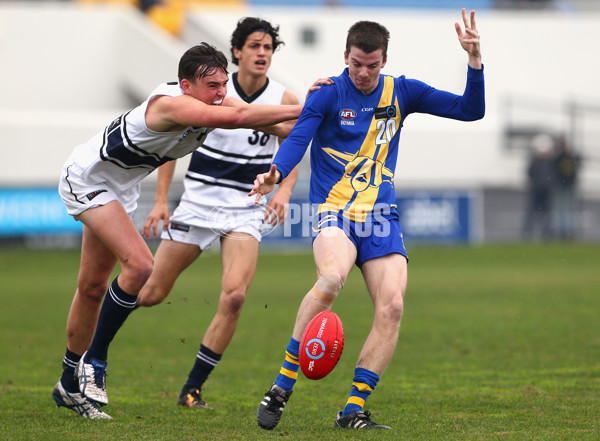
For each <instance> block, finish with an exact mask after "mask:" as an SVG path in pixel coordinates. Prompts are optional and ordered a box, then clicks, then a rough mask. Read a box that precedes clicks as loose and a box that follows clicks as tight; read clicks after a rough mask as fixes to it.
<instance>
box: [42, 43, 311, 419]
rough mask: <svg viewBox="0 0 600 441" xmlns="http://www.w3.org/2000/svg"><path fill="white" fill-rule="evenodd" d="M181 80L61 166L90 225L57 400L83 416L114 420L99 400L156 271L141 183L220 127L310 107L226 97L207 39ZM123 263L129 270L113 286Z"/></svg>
mask: <svg viewBox="0 0 600 441" xmlns="http://www.w3.org/2000/svg"><path fill="white" fill-rule="evenodd" d="M178 76H179V81H178V82H173V83H163V84H161V85H159V86H158V87H157V88H156V89H155V90H154V91H153V92H152V93H151V94H150V95H149V97H148V99H147V100H146V101H144V102H143V103H142V104H141V105H140V106H138V107H136V108H134V109H132V110H131V111H129V112H126V113H125V114H123V115H121V116H119V117H118V118H116V119H115V120H114V121H113V122H112V123H110V124H109V125H108V126H107V127H106V128H105V129H103V130H102V131H100V132H99V133H98V134H97V135H96V136H94V137H93V138H91V139H90V140H89V141H87V142H85V143H84V144H81V145H80V146H78V147H77V148H76V149H75V150H74V151H73V153H72V154H71V156H70V157H69V158H68V159H67V161H66V163H65V165H64V168H63V171H62V175H61V179H60V184H59V192H60V194H61V197H62V198H63V201H64V202H65V204H66V206H67V211H68V212H69V214H71V215H72V216H73V217H74V218H75V219H76V220H78V221H81V222H82V223H83V224H84V226H83V237H82V246H81V265H80V268H79V277H78V283H77V290H76V292H75V297H74V299H73V302H72V304H71V309H70V312H69V317H68V320H67V339H68V346H67V351H66V355H65V357H64V359H63V374H62V376H61V378H60V380H59V382H60V384H57V386H56V387H55V389H54V392H53V397H54V399H55V401H56V403H57V405H58V406H59V407H60V406H63V407H67V408H69V409H71V410H74V411H75V412H77V413H78V414H79V415H81V416H84V417H88V418H110V417H109V416H108V415H107V414H105V413H104V412H103V411H102V410H101V409H100V408H99V407H97V406H96V404H95V403H98V404H106V403H107V402H108V398H107V395H106V384H105V378H106V360H107V354H108V346H109V344H110V342H111V341H112V339H113V338H114V336H115V335H116V333H117V331H118V329H119V328H120V326H121V325H122V324H123V322H124V321H125V319H126V318H127V316H128V315H129V313H130V312H131V311H132V309H133V308H134V307H135V305H136V299H137V296H138V293H139V292H140V290H141V288H142V286H143V285H144V284H145V282H146V280H147V279H148V278H149V277H150V274H151V272H152V267H153V256H152V253H151V251H150V249H149V248H148V245H147V244H146V243H145V241H144V239H143V237H142V236H141V235H140V234H139V232H138V231H137V229H136V227H135V225H134V224H133V222H132V220H131V214H132V212H133V211H134V210H135V208H136V205H137V198H138V196H139V193H140V182H141V180H142V179H143V178H144V177H146V176H147V175H148V174H150V173H151V172H152V171H153V170H154V169H155V168H157V167H159V166H160V165H161V164H164V163H166V162H168V161H171V160H173V159H175V158H178V157H182V156H184V155H187V154H189V153H191V152H193V151H194V150H195V149H196V148H197V147H198V146H199V145H201V144H202V143H203V142H204V140H205V138H206V136H207V135H208V133H210V132H211V131H212V130H213V128H215V127H221V128H239V127H251V128H254V129H258V128H260V127H263V126H268V125H273V124H277V123H281V122H283V121H288V120H293V119H295V118H297V117H298V115H299V114H300V111H301V109H302V106H300V105H286V106H282V105H270V106H265V105H252V106H250V105H248V104H247V103H245V102H243V101H241V100H235V99H232V98H229V97H226V93H227V83H228V81H229V77H228V72H227V58H226V57H225V55H224V54H223V53H222V52H220V51H218V50H216V49H215V48H214V47H212V46H211V45H209V44H206V43H202V44H200V45H197V46H194V47H192V48H191V49H189V50H188V51H186V53H185V54H184V55H183V56H182V57H181V60H180V63H179V74H178ZM286 130H287V129H286ZM117 261H118V262H119V263H120V266H121V273H120V274H119V275H118V276H117V277H116V278H115V279H114V280H113V281H112V283H111V284H110V285H109V281H110V276H111V273H112V271H113V269H114V267H115V264H116V263H117ZM105 293H106V294H107V295H106V296H105ZM103 299H104V301H103ZM75 370H77V378H74V376H75V375H74V374H75ZM73 403H75V404H76V405H75V404H73Z"/></svg>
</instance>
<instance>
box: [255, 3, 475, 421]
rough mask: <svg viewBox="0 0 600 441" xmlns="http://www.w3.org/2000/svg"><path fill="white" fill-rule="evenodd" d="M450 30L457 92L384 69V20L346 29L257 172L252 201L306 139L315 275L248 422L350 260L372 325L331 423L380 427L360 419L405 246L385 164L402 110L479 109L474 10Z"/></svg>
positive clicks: (394, 309) (403, 275) (397, 296)
mask: <svg viewBox="0 0 600 441" xmlns="http://www.w3.org/2000/svg"><path fill="white" fill-rule="evenodd" d="M462 19H463V24H464V29H463V27H462V26H461V25H460V24H459V23H456V24H455V28H456V33H457V35H458V39H459V42H460V44H461V46H462V47H463V49H464V50H465V51H466V52H467V54H468V71H467V84H466V87H465V90H464V93H463V94H462V95H455V94H452V93H450V92H445V91H441V90H437V89H434V88H433V87H431V86H428V85H427V84H425V83H423V82H421V81H418V80H411V79H407V78H405V77H404V76H400V77H394V76H390V75H384V74H382V73H381V69H382V68H383V67H384V66H385V64H386V61H387V47H388V40H389V32H388V30H387V29H386V28H385V27H384V26H382V25H381V24H379V23H375V22H370V21H359V22H357V23H355V24H354V25H353V26H352V27H351V28H350V29H349V31H348V35H347V40H346V50H345V53H344V55H345V62H346V65H347V68H346V69H345V70H344V72H343V73H342V74H341V75H340V76H337V77H333V80H334V84H333V85H329V86H325V87H322V88H321V89H320V90H318V91H316V92H314V93H312V94H311V95H310V96H308V98H307V100H306V103H305V106H304V109H303V110H302V113H301V115H300V118H299V119H298V122H297V123H296V125H295V126H294V129H293V130H292V132H291V133H290V135H289V136H288V137H287V139H286V140H285V142H284V143H283V144H282V145H281V147H280V149H279V151H278V152H277V154H276V156H275V159H274V160H273V164H272V166H271V170H270V171H269V172H268V173H264V174H260V175H257V178H256V180H255V185H254V189H253V190H252V191H251V192H250V195H254V194H256V200H257V202H258V201H259V200H260V197H261V195H264V194H267V193H269V192H270V191H271V189H272V188H273V186H274V184H275V183H277V182H279V180H281V179H282V178H285V177H286V176H287V175H288V173H289V172H290V171H291V170H292V169H293V168H294V167H295V166H296V165H297V164H298V162H299V161H300V160H301V158H302V156H303V155H304V153H305V151H306V149H307V147H308V145H309V143H311V141H312V144H311V155H310V159H311V171H312V174H311V180H310V195H309V199H310V202H311V204H312V205H313V209H314V210H315V217H314V219H313V254H314V259H315V264H316V269H317V276H318V277H317V280H316V283H315V284H314V286H313V287H312V288H311V289H310V290H309V291H308V293H307V294H306V295H305V297H304V299H303V300H302V302H301V304H300V307H299V310H298V313H297V316H296V322H295V325H294V328H293V333H292V337H291V339H290V342H289V344H288V346H287V348H286V354H285V360H284V362H283V365H282V367H281V369H280V372H279V375H278V376H277V377H276V379H275V382H274V383H273V384H272V386H271V388H270V389H269V390H268V391H267V393H266V394H265V396H264V398H263V400H262V401H261V403H260V405H259V407H258V411H257V421H258V425H259V426H260V427H262V428H263V429H267V430H271V429H273V428H274V427H275V426H276V425H277V424H278V422H279V420H280V418H281V415H282V412H283V409H284V406H285V404H286V403H287V401H288V399H289V397H290V395H291V394H292V391H293V387H294V384H295V382H296V380H297V377H298V367H299V365H298V354H299V350H301V349H300V348H299V342H300V341H301V338H302V334H303V331H304V329H305V327H306V325H307V324H308V323H309V321H310V320H311V319H312V318H313V317H314V316H315V315H316V314H318V313H319V312H321V311H324V310H328V309H330V308H331V306H332V304H333V302H334V300H335V299H336V297H337V296H338V294H339V292H340V290H341V289H342V287H343V286H344V283H345V282H346V278H347V276H348V274H349V272H350V270H351V269H352V267H353V265H357V266H358V267H359V268H360V270H361V272H362V274H363V277H364V280H365V282H366V286H367V290H368V292H369V294H370V297H371V299H372V301H373V305H374V319H373V325H372V327H371V330H370V332H369V335H368V336H367V339H366V341H365V343H364V345H363V348H362V350H361V352H360V355H359V357H358V361H357V363H356V369H355V372H354V378H353V379H352V383H351V388H350V393H349V396H348V400H347V402H346V405H345V407H344V408H343V409H342V410H341V411H339V412H338V414H337V417H336V419H335V422H334V427H340V428H350V429H389V427H388V426H384V425H381V424H377V423H375V422H374V421H372V420H371V419H370V412H368V411H366V410H365V409H364V407H365V402H366V400H367V398H368V397H369V395H370V394H371V393H372V392H373V390H374V389H375V386H376V385H377V383H378V381H379V378H380V376H381V375H382V373H383V371H384V369H385V368H386V366H387V365H388V363H389V361H390V359H391V357H392V355H393V353H394V349H395V346H396V342H397V339H398V333H399V330H400V322H401V319H402V314H403V307H404V306H403V305H404V302H403V299H404V292H405V289H406V282H407V261H408V258H407V254H406V250H405V248H404V243H403V239H402V229H401V227H400V223H399V218H398V213H397V210H396V205H395V190H394V171H395V167H396V160H397V156H398V141H399V137H400V131H401V128H402V124H403V122H404V119H405V118H406V117H407V116H408V115H409V114H411V113H416V112H418V113H429V114H432V115H437V116H442V117H446V118H452V119H457V120H463V121H474V120H478V119H480V118H482V117H483V116H484V113H485V99H484V81H483V65H482V62H481V52H480V45H479V33H478V31H477V27H476V24H475V11H472V12H471V14H470V16H469V15H468V14H467V12H466V11H465V10H464V9H463V10H462Z"/></svg>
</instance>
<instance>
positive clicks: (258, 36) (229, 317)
mask: <svg viewBox="0 0 600 441" xmlns="http://www.w3.org/2000/svg"><path fill="white" fill-rule="evenodd" d="M278 31H279V28H278V27H274V26H272V25H271V23H269V22H267V21H265V20H262V19H260V18H254V17H245V18H243V19H241V20H240V21H239V22H238V25H237V27H236V29H235V31H234V32H233V34H232V37H231V52H232V60H233V63H235V64H237V65H238V66H239V70H238V72H236V73H233V74H230V84H231V87H229V89H228V92H227V94H228V96H233V97H236V98H238V99H241V100H243V101H245V102H247V103H252V105H254V104H297V103H298V98H297V97H296V96H295V95H294V94H293V93H291V92H290V91H289V90H286V89H285V87H284V86H282V85H281V84H279V83H277V82H276V81H273V80H272V79H271V78H269V77H267V72H268V70H269V67H270V65H271V58H272V56H273V53H274V52H275V50H276V49H277V48H278V47H279V45H281V44H282V42H281V41H280V40H279V33H278ZM283 125H285V126H287V128H288V130H291V128H292V126H293V124H291V123H289V122H288V123H284V124H282V125H280V126H283ZM276 147H277V137H276V136H273V132H272V131H266V130H252V129H236V130H219V129H217V130H215V131H213V132H211V134H210V135H209V136H208V137H207V138H206V140H205V141H204V143H203V144H202V145H201V146H200V147H199V148H198V150H196V151H195V152H194V153H193V155H192V159H191V161H190V165H189V168H188V170H187V173H186V175H185V179H184V187H185V191H184V194H183V196H182V198H181V201H180V203H179V205H178V206H177V208H176V209H175V211H174V212H173V215H172V216H170V217H169V208H168V206H167V196H168V188H169V184H170V182H171V179H172V176H173V171H174V164H173V163H168V164H165V165H164V166H162V167H161V168H160V169H159V181H158V185H157V191H156V202H155V206H154V209H153V210H152V212H151V213H150V215H149V217H148V219H147V221H146V224H145V226H144V231H143V234H145V235H146V236H147V237H151V234H152V233H154V235H156V236H157V235H158V234H157V233H158V231H157V230H158V227H157V226H158V223H159V221H163V232H162V236H161V237H162V241H161V243H160V245H159V247H158V250H157V252H156V256H155V261H154V271H153V273H152V275H151V276H150V279H149V280H148V282H147V283H146V285H145V286H144V287H143V288H142V291H141V292H140V295H139V297H138V304H139V305H142V306H152V305H156V304H158V303H160V302H162V301H163V300H164V299H165V298H166V297H167V295H168V294H169V292H170V291H171V289H172V288H173V285H174V283H175V281H176V280H177V278H178V277H179V275H180V274H181V273H182V272H183V271H184V270H185V269H186V268H187V267H188V266H189V265H190V264H191V263H192V262H194V261H195V260H196V259H197V258H198V257H199V256H200V255H201V254H202V252H203V251H204V250H206V249H208V248H210V246H211V244H212V243H213V242H214V241H215V240H217V239H219V240H220V245H221V258H222V262H223V274H222V279H221V280H222V282H221V283H222V285H221V292H220V299H219V306H218V310H217V312H216V314H215V316H214V318H213V320H212V322H211V323H210V325H209V326H208V329H207V330H206V332H205V334H204V336H203V338H202V342H201V344H200V348H199V351H198V353H197V356H196V359H195V362H194V364H193V367H192V369H191V371H190V373H189V376H188V380H187V381H186V383H185V384H184V386H183V388H182V390H181V393H180V396H179V399H178V401H177V403H178V404H179V405H181V406H186V407H196V408H202V407H208V405H207V404H206V403H205V401H204V400H203V399H202V397H201V391H202V386H203V384H204V382H205V381H206V379H207V377H208V375H209V374H210V372H211V371H212V370H213V369H214V367H215V366H216V365H217V363H218V362H219V360H220V359H221V356H222V354H223V353H224V351H225V349H226V348H227V346H228V345H229V342H230V341H231V339H232V337H233V334H234V332H235V329H236V326H237V322H238V318H239V316H240V312H241V308H242V305H243V303H244V299H245V296H246V290H247V289H248V287H249V285H250V283H251V281H252V279H253V277H254V273H255V270H256V262H257V258H258V252H259V246H260V240H261V231H262V228H263V224H264V223H265V221H266V222H268V223H270V224H272V225H277V224H281V223H283V221H284V219H285V217H286V206H287V204H288V202H289V199H290V196H291V194H292V189H293V187H294V185H295V183H296V178H297V169H295V170H294V171H293V172H292V173H291V174H290V175H289V176H288V177H287V178H286V179H285V180H284V181H283V182H281V184H280V185H279V190H278V191H277V192H276V193H275V194H274V196H273V197H272V198H271V200H270V201H269V204H268V206H265V205H264V204H262V205H257V204H255V202H254V198H251V197H249V196H248V192H249V191H250V190H251V189H252V186H253V181H254V177H255V176H256V171H257V170H263V171H268V170H269V166H270V164H271V160H272V158H273V154H274V152H275V149H276Z"/></svg>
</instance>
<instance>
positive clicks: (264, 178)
mask: <svg viewBox="0 0 600 441" xmlns="http://www.w3.org/2000/svg"><path fill="white" fill-rule="evenodd" d="M280 177H281V173H280V172H278V171H277V166H276V165H275V164H272V165H271V169H270V170H269V171H268V173H261V174H260V175H257V176H256V179H255V180H254V187H253V188H252V190H250V193H248V196H253V195H256V203H257V204H258V202H259V201H260V198H261V196H263V195H265V194H269V193H271V191H273V187H275V184H277V181H279V178H280Z"/></svg>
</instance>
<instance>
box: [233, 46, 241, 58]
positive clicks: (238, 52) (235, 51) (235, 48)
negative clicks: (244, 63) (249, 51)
mask: <svg viewBox="0 0 600 441" xmlns="http://www.w3.org/2000/svg"><path fill="white" fill-rule="evenodd" d="M241 54H242V51H241V50H239V49H238V48H237V47H234V48H233V56H234V57H235V58H237V59H238V60H239V59H240V55H241Z"/></svg>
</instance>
